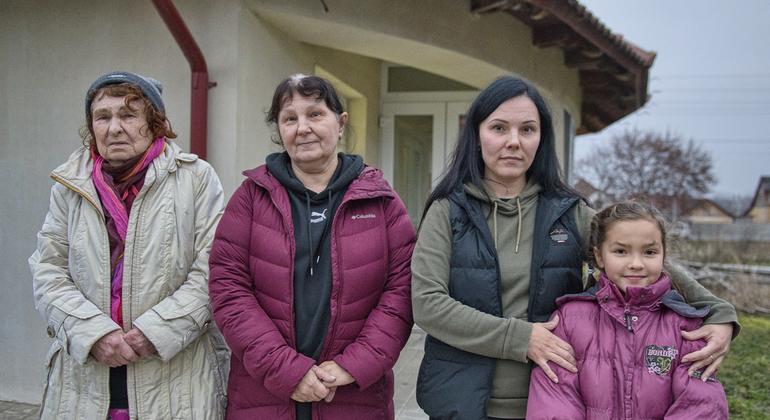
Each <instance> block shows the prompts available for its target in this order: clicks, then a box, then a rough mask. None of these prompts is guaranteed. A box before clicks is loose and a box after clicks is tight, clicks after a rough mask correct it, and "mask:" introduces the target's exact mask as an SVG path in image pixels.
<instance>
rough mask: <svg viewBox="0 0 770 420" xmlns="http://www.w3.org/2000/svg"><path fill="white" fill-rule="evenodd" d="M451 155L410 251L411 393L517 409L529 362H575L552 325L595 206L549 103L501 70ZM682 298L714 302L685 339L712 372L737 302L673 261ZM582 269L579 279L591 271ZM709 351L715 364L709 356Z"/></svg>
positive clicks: (463, 406)
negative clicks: (416, 338)
mask: <svg viewBox="0 0 770 420" xmlns="http://www.w3.org/2000/svg"><path fill="white" fill-rule="evenodd" d="M466 122H467V123H466V125H465V126H464V128H463V129H462V131H461V133H460V138H459V141H458V142H457V146H456V149H455V151H454V155H453V159H452V162H451V163H450V166H449V169H448V171H447V173H446V175H444V177H443V179H442V180H441V182H440V183H439V184H438V186H437V187H436V189H435V190H434V191H433V192H432V193H431V195H430V197H429V198H428V201H427V204H426V206H425V208H426V211H425V214H424V216H423V221H422V225H421V227H420V238H419V240H418V241H417V245H416V247H415V251H414V259H413V261H412V272H413V275H414V280H413V286H412V287H413V290H412V304H413V306H414V318H415V322H416V323H417V324H418V325H419V326H420V327H422V328H423V329H424V330H425V331H426V332H427V333H428V337H427V339H426V342H425V356H424V358H423V362H422V365H421V366H420V372H419V376H418V381H417V402H418V403H419V404H420V406H421V407H422V408H423V409H424V410H425V411H426V412H427V413H428V414H429V415H430V417H431V418H433V419H486V418H490V419H492V418H506V419H511V418H524V415H525V411H526V407H527V392H528V388H529V378H530V367H531V365H530V364H529V362H534V363H536V364H537V365H539V366H540V367H542V368H543V370H544V371H545V372H546V373H547V374H548V376H549V378H551V380H553V381H554V382H556V381H558V378H557V377H556V375H555V374H554V373H553V371H552V370H551V369H550V368H549V367H548V362H552V363H555V364H558V365H560V366H562V367H563V368H565V369H568V370H570V371H572V372H575V371H576V362H575V358H574V352H573V350H572V348H571V347H570V346H569V344H567V343H566V342H565V341H563V340H561V339H560V338H558V337H557V336H556V335H554V334H553V333H551V330H553V329H554V328H555V326H556V322H558V319H555V320H553V321H551V322H545V321H547V320H548V318H549V316H550V314H551V312H553V311H554V309H555V308H556V307H555V300H556V298H557V297H559V296H562V295H564V294H567V293H577V292H580V291H582V290H583V288H584V284H583V281H582V275H581V262H582V259H583V255H584V253H583V244H584V241H585V240H587V239H588V237H589V232H590V221H591V218H592V217H593V214H594V211H593V210H591V209H590V208H589V207H587V206H586V205H585V203H584V202H583V201H582V200H581V199H580V198H579V197H578V195H577V193H575V192H573V191H572V190H571V189H570V188H569V187H567V186H566V185H565V184H564V183H563V182H562V180H561V178H560V176H559V169H558V162H557V159H556V151H555V140H554V130H553V126H552V124H551V114H550V113H549V111H548V108H547V106H546V104H545V101H544V100H543V98H542V97H541V96H540V94H539V93H538V91H537V90H536V89H535V88H534V87H533V86H532V85H530V84H529V83H528V82H525V81H523V80H521V79H517V78H514V77H510V76H508V77H502V78H500V79H498V80H496V81H495V82H493V83H492V84H491V85H490V86H488V87H487V88H486V89H484V90H483V91H482V92H481V93H480V94H479V96H478V97H477V98H476V100H474V102H473V104H472V105H471V107H470V109H469V110H468V113H467V117H466ZM670 273H671V274H672V275H673V280H674V283H675V284H676V286H677V287H678V288H679V289H680V290H682V291H683V295H684V296H685V297H686V298H687V299H688V301H689V302H690V304H692V305H693V306H696V307H703V306H706V305H710V306H711V313H710V314H709V316H708V317H707V319H706V323H707V324H709V325H705V326H703V327H701V328H700V329H698V330H695V331H694V332H693V333H690V334H688V335H687V336H686V337H685V338H688V339H696V338H700V337H706V340H707V341H708V345H707V346H706V347H705V348H703V349H702V350H700V351H698V352H694V353H691V354H690V355H689V356H687V357H688V358H689V359H690V360H693V361H695V363H693V366H692V370H697V369H699V368H701V367H702V366H704V365H710V366H709V367H708V368H707V371H706V372H705V377H708V375H709V374H710V373H711V372H713V370H714V369H716V367H718V366H719V363H721V361H722V356H723V355H724V354H725V353H726V352H727V351H728V349H729V343H730V337H731V333H732V332H733V325H732V323H735V325H737V316H736V313H735V310H734V308H733V307H732V306H731V305H730V304H729V303H727V302H724V301H722V300H720V299H718V298H716V297H714V296H713V295H711V294H710V293H708V291H707V290H705V289H704V288H702V287H701V286H700V285H698V284H697V283H696V282H695V281H694V280H692V279H690V278H689V277H687V275H686V274H684V273H683V272H681V271H671V270H670ZM587 279H588V278H586V280H587ZM712 362H713V363H712Z"/></svg>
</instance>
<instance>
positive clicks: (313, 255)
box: [305, 190, 332, 277]
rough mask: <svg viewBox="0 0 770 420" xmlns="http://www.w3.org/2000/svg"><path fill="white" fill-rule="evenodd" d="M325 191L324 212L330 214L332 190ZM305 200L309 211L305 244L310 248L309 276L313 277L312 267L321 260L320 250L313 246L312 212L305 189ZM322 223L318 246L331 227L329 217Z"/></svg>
mask: <svg viewBox="0 0 770 420" xmlns="http://www.w3.org/2000/svg"><path fill="white" fill-rule="evenodd" d="M327 191H329V195H328V197H327V200H326V211H325V213H326V212H328V214H329V215H331V211H332V210H331V208H332V190H327ZM305 202H306V208H307V211H308V212H309V213H310V214H308V218H307V231H308V235H307V245H308V249H310V277H313V273H314V271H315V270H314V269H313V267H315V266H316V265H317V264H318V263H319V262H320V261H321V251H320V249H318V250H317V249H315V248H313V233H312V232H313V230H312V229H313V226H312V225H311V220H312V216H313V213H312V210H311V209H310V194H309V193H308V192H307V191H305ZM327 217H328V216H327ZM324 223H325V224H324V230H323V232H322V233H321V241H320V242H319V243H318V246H319V248H320V246H321V243H323V238H324V236H326V234H327V233H328V232H329V230H330V229H331V223H332V221H331V220H330V219H327V220H326V221H325V222H324Z"/></svg>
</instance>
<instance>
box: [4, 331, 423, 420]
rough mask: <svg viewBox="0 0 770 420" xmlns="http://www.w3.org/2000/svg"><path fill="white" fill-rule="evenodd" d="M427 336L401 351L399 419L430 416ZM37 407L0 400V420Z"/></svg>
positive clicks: (415, 335)
mask: <svg viewBox="0 0 770 420" xmlns="http://www.w3.org/2000/svg"><path fill="white" fill-rule="evenodd" d="M424 343H425V333H424V332H423V331H422V330H420V329H419V328H417V327H415V328H414V329H413V330H412V335H411V337H409V342H408V343H406V347H405V348H404V350H403V351H402V352H401V356H400V357H399V358H398V362H397V363H396V366H395V367H394V368H393V371H394V373H395V388H396V389H395V395H394V396H393V403H394V405H395V408H396V420H426V419H427V418H428V416H427V415H426V414H425V413H423V411H422V410H420V407H418V406H417V401H416V400H415V397H414V388H415V383H416V382H417V370H418V369H419V367H420V360H421V359H422V351H423V344H424ZM36 415H37V406H36V405H31V404H22V403H17V402H8V401H0V420H34V419H36V418H37V416H36Z"/></svg>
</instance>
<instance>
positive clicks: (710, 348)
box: [682, 324, 733, 382]
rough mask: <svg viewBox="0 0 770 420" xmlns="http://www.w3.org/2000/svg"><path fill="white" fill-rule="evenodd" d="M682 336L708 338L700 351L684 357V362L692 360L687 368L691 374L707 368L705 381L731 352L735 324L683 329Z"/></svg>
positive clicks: (698, 338) (703, 377) (703, 376)
mask: <svg viewBox="0 0 770 420" xmlns="http://www.w3.org/2000/svg"><path fill="white" fill-rule="evenodd" d="M682 337H684V338H685V340H690V341H694V340H700V339H704V340H706V346H705V347H703V348H702V349H700V350H698V351H694V352H692V353H688V354H686V355H684V357H683V358H682V363H689V362H692V365H691V366H690V368H689V369H688V370H687V372H688V373H689V374H690V376H693V374H694V373H695V372H696V371H698V370H701V369H703V368H704V367H705V368H706V369H705V370H704V371H703V374H701V380H703V381H704V382H705V381H706V380H707V379H708V378H710V377H711V375H712V374H714V373H715V372H716V371H717V369H719V366H721V365H722V362H723V361H724V360H725V356H727V353H729V352H730V340H731V339H732V337H733V324H706V325H703V326H702V327H700V328H698V329H697V330H693V331H682Z"/></svg>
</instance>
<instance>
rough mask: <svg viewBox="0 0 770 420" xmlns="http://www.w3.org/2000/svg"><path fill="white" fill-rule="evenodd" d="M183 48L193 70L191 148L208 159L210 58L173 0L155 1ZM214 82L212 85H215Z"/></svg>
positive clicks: (193, 151) (201, 156) (156, 6)
mask: <svg viewBox="0 0 770 420" xmlns="http://www.w3.org/2000/svg"><path fill="white" fill-rule="evenodd" d="M152 3H153V4H154V5H155V8H156V9H157V10H158V14H160V17H161V18H163V22H165V23H166V26H167V27H168V29H169V31H170V32H171V34H172V35H173V36H174V39H175V40H176V43H177V44H179V48H181V49H182V52H183V53H184V56H185V57H186V58H187V62H188V63H190V70H192V87H191V90H190V151H191V152H192V153H195V154H196V155H198V156H200V158H201V159H206V133H207V131H206V130H207V129H208V109H209V104H208V99H209V72H208V69H207V68H206V59H205V58H204V57H203V53H202V52H201V49H200V48H198V44H196V43H195V39H194V38H193V36H192V34H191V33H190V30H189V29H187V25H185V23H184V20H183V19H182V16H180V15H179V12H178V11H177V10H176V7H174V3H173V2H172V1H171V0H152ZM213 85H214V84H212V86H213Z"/></svg>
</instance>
